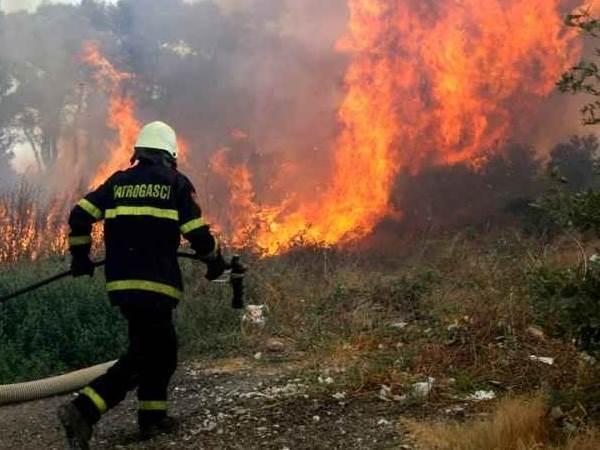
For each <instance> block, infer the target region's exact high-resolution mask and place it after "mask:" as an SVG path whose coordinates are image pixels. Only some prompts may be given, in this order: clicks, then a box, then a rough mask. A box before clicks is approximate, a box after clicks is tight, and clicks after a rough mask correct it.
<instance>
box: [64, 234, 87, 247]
mask: <svg viewBox="0 0 600 450" xmlns="http://www.w3.org/2000/svg"><path fill="white" fill-rule="evenodd" d="M91 243H92V237H91V236H89V235H88V236H69V245H70V246H71V247H74V246H76V245H87V244H91Z"/></svg>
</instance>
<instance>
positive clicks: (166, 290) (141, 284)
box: [106, 280, 183, 300]
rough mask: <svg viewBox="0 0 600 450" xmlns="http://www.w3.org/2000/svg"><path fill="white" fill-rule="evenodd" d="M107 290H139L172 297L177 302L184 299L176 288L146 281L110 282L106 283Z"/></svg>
mask: <svg viewBox="0 0 600 450" xmlns="http://www.w3.org/2000/svg"><path fill="white" fill-rule="evenodd" d="M106 290H107V291H108V292H115V291H130V290H139V291H148V292H155V293H157V294H163V295H166V296H167V297H172V298H174V299H177V300H181V299H182V298H183V292H182V291H181V290H179V289H177V288H176V287H173V286H170V285H168V284H163V283H157V282H155V281H146V280H119V281H110V282H108V283H106Z"/></svg>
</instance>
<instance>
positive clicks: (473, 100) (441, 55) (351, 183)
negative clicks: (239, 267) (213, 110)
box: [217, 0, 580, 254]
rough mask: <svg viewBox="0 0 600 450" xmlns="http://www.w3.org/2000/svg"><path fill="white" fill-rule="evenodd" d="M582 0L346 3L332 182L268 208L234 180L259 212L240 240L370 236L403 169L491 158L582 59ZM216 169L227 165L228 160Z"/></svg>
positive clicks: (271, 249)
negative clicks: (574, 26)
mask: <svg viewBox="0 0 600 450" xmlns="http://www.w3.org/2000/svg"><path fill="white" fill-rule="evenodd" d="M566 3H569V4H568V5H567V4H566ZM573 3H577V2H573V1H571V2H565V1H561V0H457V1H422V0H349V7H350V23H349V32H348V35H347V36H346V37H344V38H343V39H342V40H341V41H340V44H339V48H340V49H341V50H343V51H345V52H348V53H350V54H351V55H352V63H351V64H350V66H349V68H348V71H347V74H346V77H345V84H346V91H347V93H346V97H345V99H344V101H343V103H342V104H341V107H340V109H339V113H338V115H339V122H340V124H341V126H342V131H341V133H340V135H339V137H338V139H337V142H336V145H335V168H334V171H333V174H332V176H331V181H330V183H329V185H328V188H327V189H326V190H325V191H324V192H323V193H322V195H320V196H319V197H318V198H314V197H313V198H306V199H303V201H299V202H295V204H296V205H297V206H295V207H294V208H293V209H290V208H286V207H284V206H282V205H268V207H267V208H263V207H260V206H258V205H257V204H256V203H255V202H254V194H253V192H252V189H251V188H250V187H249V182H250V181H251V180H249V181H247V182H245V183H244V184H243V186H239V183H238V184H236V183H234V182H230V189H231V190H232V197H233V198H237V200H236V201H237V202H238V203H240V204H247V205H249V206H248V209H247V211H248V210H250V211H254V213H253V215H251V216H250V217H248V215H247V214H240V213H239V212H234V214H235V217H233V219H232V222H233V223H236V224H237V225H238V226H237V228H236V229H235V230H234V232H233V233H234V242H235V241H242V240H244V236H242V234H245V235H247V234H248V228H251V227H253V226H255V230H254V233H253V240H254V243H255V244H256V245H257V246H258V247H260V248H261V249H262V250H263V251H265V252H266V253H267V254H274V253H277V252H279V251H281V250H285V249H286V248H288V247H289V246H290V245H291V243H292V242H293V241H294V238H295V237H298V236H301V237H302V238H303V241H306V240H308V241H310V242H315V243H322V244H326V245H330V244H335V243H338V242H345V241H349V240H352V239H355V238H358V237H362V236H365V235H366V234H368V233H369V232H371V231H372V230H373V228H374V227H375V225H376V224H377V223H378V222H379V221H380V220H381V219H382V217H384V216H386V215H388V214H390V213H392V211H391V209H390V193H391V190H392V187H393V183H394V180H395V178H396V177H397V176H398V174H399V173H400V172H401V171H407V172H411V173H416V172H418V171H420V170H421V169H422V168H423V167H425V166H427V165H433V164H438V165H441V164H457V163H468V164H470V165H472V166H474V167H477V166H479V165H481V164H482V163H484V161H485V158H486V155H489V154H490V153H491V152H496V151H499V148H501V146H500V145H499V144H500V143H502V142H503V141H504V140H506V139H507V138H508V137H510V136H509V131H510V130H511V129H512V126H513V125H514V124H515V123H518V122H519V121H521V122H522V121H529V122H531V121H532V114H533V113H534V110H535V106H536V105H537V104H539V103H540V100H541V99H543V98H544V97H545V96H547V95H548V94H549V93H550V92H551V91H552V90H553V88H554V85H555V81H556V80H557V78H558V77H559V76H560V74H561V73H562V72H563V71H564V70H566V69H567V68H568V67H569V66H570V65H571V64H572V63H573V62H574V61H575V60H576V59H577V57H578V56H579V53H580V46H579V44H578V41H577V40H576V39H575V37H576V36H575V34H574V33H572V32H568V31H566V30H565V27H564V25H563V23H562V19H561V17H562V14H561V11H563V10H564V8H565V7H575V6H578V5H577V4H573ZM218 157H219V156H218V155H217V158H218ZM217 166H218V167H220V170H219V173H220V174H227V172H228V171H227V170H224V169H223V165H222V161H219V164H217ZM240 170H241V168H237V170H230V171H229V176H230V177H231V176H233V175H235V174H239V172H240ZM246 178H247V177H246ZM240 198H243V200H240ZM265 211H266V212H267V213H264V212H265ZM261 213H262V214H261ZM252 216H254V218H253V217H252ZM258 216H260V217H261V220H257V217H258ZM269 217H270V220H269V223H268V226H264V223H263V222H264V219H265V218H269ZM256 225H258V226H256Z"/></svg>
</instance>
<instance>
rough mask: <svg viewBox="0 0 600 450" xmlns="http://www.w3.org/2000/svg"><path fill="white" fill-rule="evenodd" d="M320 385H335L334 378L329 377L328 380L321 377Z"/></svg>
mask: <svg viewBox="0 0 600 450" xmlns="http://www.w3.org/2000/svg"><path fill="white" fill-rule="evenodd" d="M319 384H333V378H331V377H327V378H323V377H319Z"/></svg>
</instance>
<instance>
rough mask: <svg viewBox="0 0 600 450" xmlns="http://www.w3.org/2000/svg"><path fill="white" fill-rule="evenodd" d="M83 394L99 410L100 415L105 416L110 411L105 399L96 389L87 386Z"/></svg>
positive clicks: (82, 391)
mask: <svg viewBox="0 0 600 450" xmlns="http://www.w3.org/2000/svg"><path fill="white" fill-rule="evenodd" d="M81 394H82V395H85V396H86V397H87V398H89V399H90V400H91V401H92V403H93V404H94V405H95V406H96V408H98V411H99V412H100V414H104V413H105V412H106V411H107V410H108V406H107V405H106V402H105V401H104V399H103V398H102V397H101V396H100V394H98V393H97V392H96V391H95V390H94V389H92V388H91V387H89V386H87V387H85V388H83V389H82V390H81Z"/></svg>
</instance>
